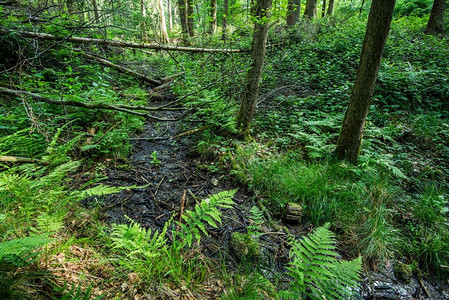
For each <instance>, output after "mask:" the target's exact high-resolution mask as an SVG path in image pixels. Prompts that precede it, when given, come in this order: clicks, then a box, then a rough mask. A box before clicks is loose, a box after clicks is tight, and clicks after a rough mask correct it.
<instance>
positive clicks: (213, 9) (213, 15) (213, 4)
mask: <svg viewBox="0 0 449 300" xmlns="http://www.w3.org/2000/svg"><path fill="white" fill-rule="evenodd" d="M216 30H217V0H211V1H210V33H215V31H216Z"/></svg>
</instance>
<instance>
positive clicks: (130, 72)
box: [79, 52, 162, 86]
mask: <svg viewBox="0 0 449 300" xmlns="http://www.w3.org/2000/svg"><path fill="white" fill-rule="evenodd" d="M79 53H80V54H81V55H82V56H84V57H86V58H88V59H92V60H95V61H96V62H99V63H100V64H102V65H103V66H107V67H111V68H114V69H116V70H117V71H119V72H122V73H124V74H128V75H132V76H134V77H137V78H139V79H142V80H143V81H146V82H148V83H151V84H152V85H157V86H159V85H161V84H162V82H161V81H159V80H155V79H152V78H149V77H147V76H145V75H143V74H140V73H138V72H136V71H133V70H131V69H128V68H125V67H122V66H119V65H116V64H114V63H112V62H110V61H109V60H106V59H103V58H100V57H96V56H93V55H90V54H87V53H83V52H79Z"/></svg>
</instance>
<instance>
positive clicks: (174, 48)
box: [19, 31, 249, 53]
mask: <svg viewBox="0 0 449 300" xmlns="http://www.w3.org/2000/svg"><path fill="white" fill-rule="evenodd" d="M19 33H20V34H22V35H23V36H26V37H29V38H36V39H42V40H50V41H66V42H71V43H79V44H98V45H108V46H112V47H123V48H136V49H154V50H167V51H184V52H193V53H200V52H206V53H214V52H217V53H241V52H249V50H243V49H209V48H193V47H184V46H169V45H158V44H147V43H134V42H122V41H113V40H104V39H93V38H85V37H78V36H65V37H64V36H56V35H53V34H49V33H38V32H30V31H20V32H19Z"/></svg>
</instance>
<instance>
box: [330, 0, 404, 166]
mask: <svg viewBox="0 0 449 300" xmlns="http://www.w3.org/2000/svg"><path fill="white" fill-rule="evenodd" d="M395 3H396V0H373V2H372V4H371V11H370V14H369V17H368V24H367V27H366V34H365V39H364V41H363V47H362V53H361V55H360V62H359V65H358V68H357V75H356V78H355V82H354V87H353V89H352V93H351V98H350V101H349V107H348V110H347V111H346V114H345V118H344V120H343V126H342V129H341V132H340V135H339V137H338V142H337V149H336V150H335V153H336V155H337V157H338V158H339V159H348V160H349V161H351V162H353V163H355V162H356V161H357V156H358V154H359V152H360V145H361V143H362V134H363V129H364V127H365V122H366V116H367V115H368V108H369V105H370V103H371V97H372V95H373V92H374V86H375V85H376V79H377V73H378V71H379V64H380V60H381V57H382V53H383V50H384V46H385V41H386V40H387V36H388V32H389V30H390V24H391V20H392V18H393V10H394V5H395Z"/></svg>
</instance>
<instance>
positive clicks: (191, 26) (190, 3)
mask: <svg viewBox="0 0 449 300" xmlns="http://www.w3.org/2000/svg"><path fill="white" fill-rule="evenodd" d="M194 25H195V24H194V19H193V0H187V27H188V28H189V36H191V37H193V36H195V31H194Z"/></svg>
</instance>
